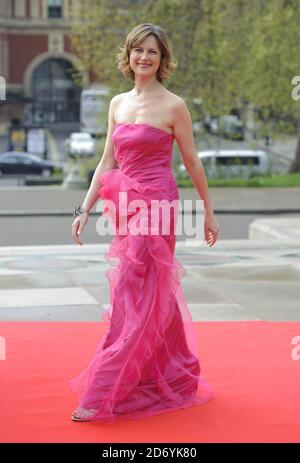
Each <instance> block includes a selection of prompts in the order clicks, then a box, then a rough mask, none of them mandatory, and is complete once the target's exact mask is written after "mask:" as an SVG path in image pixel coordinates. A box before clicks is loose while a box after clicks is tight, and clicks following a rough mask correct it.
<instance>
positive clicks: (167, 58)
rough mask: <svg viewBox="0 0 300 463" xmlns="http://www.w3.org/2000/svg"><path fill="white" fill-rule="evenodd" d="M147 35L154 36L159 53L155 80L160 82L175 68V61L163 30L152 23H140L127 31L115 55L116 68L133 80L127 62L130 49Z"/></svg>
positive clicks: (132, 74) (133, 77)
mask: <svg viewBox="0 0 300 463" xmlns="http://www.w3.org/2000/svg"><path fill="white" fill-rule="evenodd" d="M149 35H153V36H154V37H155V38H156V40H157V42H158V46H159V49H160V53H161V61H160V65H159V68H158V70H157V73H156V78H157V80H158V81H159V82H162V81H163V80H166V79H168V78H169V77H170V76H171V75H172V73H173V71H174V70H175V69H176V67H177V63H176V61H175V60H174V56H173V52H172V49H171V46H170V44H169V43H168V40H167V37H166V34H165V32H164V30H163V29H162V28H161V27H160V26H157V25H154V24H152V23H142V24H139V25H138V26H135V27H134V28H133V29H132V30H131V31H130V32H129V34H128V35H127V37H126V40H125V44H124V46H123V47H120V50H121V51H120V53H118V55H117V59H116V62H117V68H118V69H119V70H120V71H121V72H122V74H123V75H124V76H125V77H126V78H127V79H130V80H133V81H134V80H135V74H134V72H133V70H132V69H131V67H130V64H129V58H130V51H131V49H132V48H134V47H136V46H138V45H140V44H141V43H142V42H143V41H144V40H145V39H146V38H147V37H148V36H149Z"/></svg>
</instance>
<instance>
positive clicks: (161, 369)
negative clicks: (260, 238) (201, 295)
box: [69, 23, 219, 423]
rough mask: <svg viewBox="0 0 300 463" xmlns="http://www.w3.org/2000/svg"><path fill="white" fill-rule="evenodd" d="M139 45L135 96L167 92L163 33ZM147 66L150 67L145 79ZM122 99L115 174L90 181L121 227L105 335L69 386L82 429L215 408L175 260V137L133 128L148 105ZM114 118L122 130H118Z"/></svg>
mask: <svg viewBox="0 0 300 463" xmlns="http://www.w3.org/2000/svg"><path fill="white" fill-rule="evenodd" d="M134 40H135V42H136V43H135V47H137V44H138V47H139V48H136V49H135V52H136V50H138V51H137V52H136V53H137V55H136V54H134V53H133V54H132V55H130V64H131V69H132V68H133V69H132V70H133V71H134V70H135V72H134V78H135V82H136V88H141V89H143V88H147V89H152V88H153V89H154V88H155V89H158V88H160V87H162V86H161V84H160V82H159V80H158V79H157V76H158V75H159V74H157V71H158V68H159V65H160V57H161V54H162V53H163V51H164V48H163V47H164V46H166V43H167V42H166V38H165V36H164V32H163V31H162V29H161V28H160V27H159V26H153V25H152V24H149V23H146V24H141V25H139V26H136V28H134V29H133V31H132V32H131V33H130V34H129V35H128V37H127V47H128V48H129V50H130V49H133V46H132V45H131V46H130V43H131V44H132V42H134ZM145 49H146V50H150V51H151V50H155V49H156V50H159V51H160V53H158V56H150V57H147V60H145V59H144V58H145V56H142V57H141V55H144V50H145ZM140 63H145V64H147V66H141V67H140V69H138V67H139V65H140ZM150 84H151V85H150ZM139 85H140V87H138V86H139ZM129 93H130V92H129ZM150 93H151V92H150V90H149V94H150ZM122 95H123V96H122V98H119V100H118V105H117V106H116V105H115V106H114V111H113V114H114V115H113V122H114V123H113V124H112V129H111V140H112V144H113V156H114V161H115V162H116V165H117V167H115V168H110V169H103V170H101V169H99V170H96V172H95V175H94V178H93V181H92V184H93V182H94V185H95V184H96V181H97V182H98V185H99V182H100V189H99V188H98V191H97V198H96V199H98V198H101V199H102V201H103V203H104V205H105V209H104V212H103V213H104V214H105V215H107V216H108V217H109V220H111V222H112V224H113V226H114V236H113V238H112V240H111V243H110V245H109V248H108V251H107V253H106V260H107V262H108V263H109V264H110V265H111V268H109V269H108V270H107V272H106V276H107V278H108V281H109V286H110V305H109V307H108V308H107V309H106V310H105V312H104V315H103V321H106V322H107V323H108V330H107V332H106V334H105V335H104V336H103V337H102V338H101V339H100V341H99V342H98V345H97V347H96V351H95V353H94V355H93V356H92V359H91V360H90V362H89V364H88V366H87V367H86V369H85V370H84V371H83V372H82V373H81V374H79V375H78V376H77V377H75V378H73V379H72V380H71V381H69V386H70V388H71V389H72V391H73V392H74V393H75V394H77V397H78V399H79V404H78V407H77V408H76V409H75V410H74V412H73V415H72V419H73V420H75V421H102V422H107V423H113V422H114V421H115V420H116V419H124V418H125V419H127V418H130V419H138V418H143V417H147V416H151V415H155V414H158V413H162V412H166V411H171V410H176V409H180V408H186V407H190V406H193V405H197V404H204V403H206V402H207V401H208V400H211V399H212V398H214V393H213V390H212V388H211V386H210V385H209V383H208V382H207V381H206V380H205V379H204V378H203V377H202V376H201V374H200V372H201V368H200V362H199V358H198V355H197V340H196V335H195V331H194V326H193V321H192V318H191V315H190V313H189V309H188V306H187V304H186V301H185V297H184V295H183V292H182V288H181V283H180V279H181V278H182V277H183V276H184V275H185V273H186V270H185V268H184V267H183V266H182V265H181V264H180V263H179V261H178V260H177V259H176V258H175V256H174V252H175V244H176V219H177V211H178V200H179V196H178V189H177V185H176V181H175V178H174V176H173V173H172V165H171V163H172V147H173V142H174V139H175V135H174V133H172V132H171V131H170V130H168V129H167V128H166V127H164V128H162V127H158V126H156V124H155V125H154V124H150V123H148V122H147V123H146V122H128V118H129V114H133V113H135V114H136V116H137V117H136V118H137V119H138V118H139V117H138V116H139V114H141V115H142V114H143V103H142V104H141V105H140V108H139V107H138V104H134V103H133V104H132V103H130V102H131V101H132V100H128V94H126V95H125V94H122ZM145 95H147V92H145ZM112 106H113V105H111V107H112ZM146 106H147V104H146V102H145V104H144V107H145V108H146ZM139 110H140V111H139ZM130 111H132V112H131V113H130ZM152 111H153V110H152ZM148 112H149V111H148ZM111 113H112V111H111V110H110V116H109V117H110V118H111ZM116 115H118V119H123V122H115V119H116ZM126 117H127V119H126ZM111 120H112V118H111V119H109V124H110V121H111ZM151 120H155V119H154V118H152V119H151ZM157 120H160V117H158V118H157ZM94 179H95V181H94ZM94 185H92V186H94ZM91 191H92V187H91ZM94 191H95V190H94ZM202 191H203V190H202ZM120 193H121V195H120ZM205 194H206V198H207V191H204V192H203V196H205ZM122 195H123V196H122ZM91 198H92V194H90V195H87V197H86V199H85V207H84V208H83V210H86V208H87V209H89V208H90V207H87V206H86V205H87V204H89V205H91V204H93V203H94V202H95V200H94V201H93V200H91ZM124 199H126V203H124ZM162 200H164V201H165V203H164V204H165V205H167V207H163V212H162V213H157V211H158V209H155V208H154V207H153V204H154V203H156V204H158V202H159V201H162ZM206 203H207V204H208V205H209V201H208V199H207V201H206ZM160 204H163V203H160ZM153 211H154V212H153ZM154 216H155V217H156V220H153V217H154ZM86 220H87V218H86V214H82V215H81V216H79V217H78V218H76V220H75V221H74V223H73V237H74V239H75V240H76V241H77V242H78V243H79V244H82V243H81V242H80V240H79V236H78V234H79V231H80V232H82V230H83V227H84V225H85V223H86ZM163 223H164V224H163ZM206 225H208V231H209V233H210V237H209V236H208V241H210V244H211V245H212V244H213V243H214V242H215V240H216V236H217V233H218V231H219V227H218V224H217V222H216V220H215V218H214V216H213V214H210V215H208V219H207V222H206ZM165 226H166V228H164V227H165Z"/></svg>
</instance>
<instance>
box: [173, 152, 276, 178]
mask: <svg viewBox="0 0 300 463" xmlns="http://www.w3.org/2000/svg"><path fill="white" fill-rule="evenodd" d="M197 154H198V157H199V158H200V159H201V162H202V164H203V166H204V168H205V173H206V176H207V177H208V178H232V177H242V178H248V177H250V175H251V174H253V173H254V174H256V173H258V174H265V173H267V172H268V169H269V167H270V163H269V158H268V154H267V153H266V152H265V151H263V150H238V149H234V150H215V151H213V150H208V151H199V152H198V153H197ZM179 176H180V177H186V176H187V172H186V169H185V166H184V164H181V165H180V166H179Z"/></svg>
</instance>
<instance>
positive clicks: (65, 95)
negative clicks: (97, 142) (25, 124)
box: [30, 58, 81, 123]
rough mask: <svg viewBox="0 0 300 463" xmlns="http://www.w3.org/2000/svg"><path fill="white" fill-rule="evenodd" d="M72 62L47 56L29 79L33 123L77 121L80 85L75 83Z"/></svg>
mask: <svg viewBox="0 0 300 463" xmlns="http://www.w3.org/2000/svg"><path fill="white" fill-rule="evenodd" d="M73 71H74V67H73V65H72V63H70V62H69V61H67V60H65V59H63V58H50V59H47V60H45V61H43V62H42V63H41V64H40V65H38V66H37V67H36V68H35V70H34V71H33V73H32V78H31V82H30V96H31V98H32V99H33V103H32V104H31V105H30V106H31V107H30V119H31V121H32V122H35V123H47V122H50V123H56V122H77V121H79V104H80V93H81V88H80V87H79V86H78V85H77V84H76V83H75V82H74V79H73V78H72V73H73Z"/></svg>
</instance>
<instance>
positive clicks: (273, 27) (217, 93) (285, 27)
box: [71, 0, 300, 169]
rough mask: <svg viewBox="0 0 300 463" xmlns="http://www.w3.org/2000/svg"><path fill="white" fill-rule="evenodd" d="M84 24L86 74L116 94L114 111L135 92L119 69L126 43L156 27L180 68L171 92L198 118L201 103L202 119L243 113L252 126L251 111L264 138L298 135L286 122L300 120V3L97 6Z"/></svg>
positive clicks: (177, 0)
mask: <svg viewBox="0 0 300 463" xmlns="http://www.w3.org/2000/svg"><path fill="white" fill-rule="evenodd" d="M82 19H83V21H82V23H81V24H76V25H75V26H74V28H73V30H72V31H71V43H72V46H73V49H74V51H75V53H76V55H77V56H78V57H79V59H80V60H81V63H82V70H84V71H85V72H92V73H93V74H94V75H96V76H97V78H98V79H99V81H101V82H102V83H104V84H107V85H108V86H109V88H110V94H109V95H108V99H107V104H108V101H109V100H110V99H111V97H112V95H115V94H117V93H121V92H124V91H128V90H129V89H131V88H132V87H133V85H134V83H133V82H131V81H129V80H126V79H125V78H124V77H123V76H122V74H121V73H120V71H119V70H118V69H117V67H116V55H117V53H118V52H119V49H120V46H122V45H123V44H124V41H125V37H126V35H127V34H128V32H129V31H130V30H131V29H132V28H133V27H134V26H135V25H137V24H139V23H142V22H152V23H154V24H159V25H161V26H162V27H163V28H164V29H165V30H166V32H167V35H168V37H169V39H170V43H171V45H172V49H173V52H174V56H175V60H176V61H177V63H178V67H177V69H176V72H175V74H174V75H173V76H172V77H171V78H170V79H169V80H168V81H166V82H165V86H166V87H167V88H168V89H169V90H170V91H173V92H174V93H176V94H179V95H181V96H182V97H183V98H184V99H185V101H186V103H187V105H188V107H189V109H190V112H191V115H192V118H195V117H196V116H197V114H196V112H195V108H194V107H193V99H194V98H200V99H201V101H202V108H201V113H202V115H203V114H206V113H208V114H211V115H221V114H226V113H228V112H229V111H230V109H231V108H238V109H240V111H241V114H242V118H245V114H246V108H247V105H250V106H251V107H252V108H256V109H257V110H259V117H258V119H259V121H260V130H261V131H262V133H265V134H270V135H272V136H273V137H274V133H275V132H276V131H278V130H285V131H287V132H288V133H295V131H294V132H293V124H292V123H291V122H289V123H286V122H284V123H283V122H282V121H287V120H291V119H294V120H296V121H299V120H300V102H298V101H294V100H293V99H292V97H291V92H292V88H293V87H292V83H291V80H292V78H293V77H294V76H296V75H299V74H300V72H299V69H300V67H299V59H300V44H299V42H300V41H299V24H300V0H272V1H270V0H267V1H264V0H251V1H247V0H230V1H228V0H201V1H200V0H155V1H154V0H141V1H139V2H137V1H134V0H124V1H122V2H119V1H108V0H96V1H95V2H93V3H92V4H91V8H90V9H87V11H83V16H82ZM298 152H299V169H300V149H299V150H298Z"/></svg>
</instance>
